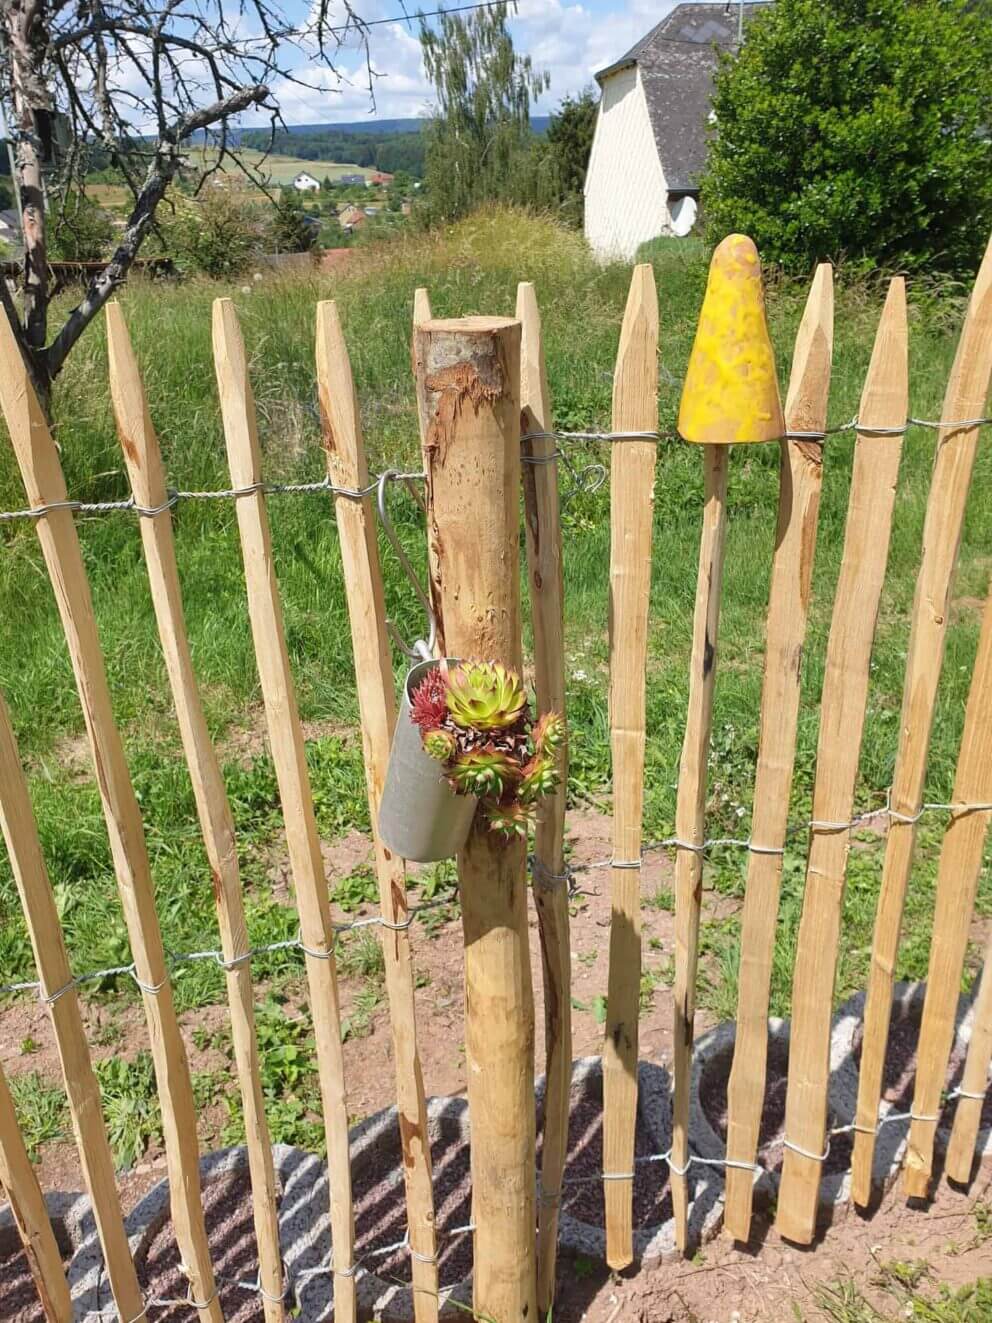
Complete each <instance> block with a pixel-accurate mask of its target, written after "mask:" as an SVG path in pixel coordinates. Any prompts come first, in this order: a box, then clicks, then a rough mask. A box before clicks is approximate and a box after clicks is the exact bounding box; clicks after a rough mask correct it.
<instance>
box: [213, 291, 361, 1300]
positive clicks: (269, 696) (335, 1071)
mask: <svg viewBox="0 0 992 1323" xmlns="http://www.w3.org/2000/svg"><path fill="white" fill-rule="evenodd" d="M213 345H214V364H215V367H216V369H217V386H218V389H219V392H220V403H221V415H222V417H223V422H224V437H225V441H226V445H227V459H228V465H229V467H230V470H231V482H232V484H233V486H234V487H237V488H256V490H252V491H250V492H248V493H246V494H245V495H242V496H239V497H237V517H238V531H239V533H240V536H241V551H242V555H243V558H244V566H245V585H246V588H247V592H248V615H249V619H250V621H251V630H252V638H253V640H254V644H255V658H256V661H257V663H258V677H259V681H260V683H261V687H262V701H263V703H264V705H265V721H266V726H267V728H268V732H269V744H270V747H271V749H272V761H273V763H274V765H275V772H276V781H277V782H278V785H279V797H280V799H281V800H282V808H283V817H284V819H285V823H286V844H287V847H288V850H289V865H290V870H291V872H292V876H293V885H294V887H295V889H296V903H297V906H298V908H299V912H300V934H301V937H302V940H303V952H304V956H305V958H306V969H307V982H308V984H309V988H310V1010H311V1013H312V1015H313V1026H314V1035H315V1038H316V1042H317V1073H318V1080H319V1083H320V1095H321V1101H322V1104H323V1112H324V1133H325V1135H326V1137H327V1163H328V1172H329V1176H330V1199H331V1241H332V1245H333V1251H332V1252H333V1271H334V1314H335V1318H338V1319H340V1320H342V1323H355V1318H356V1311H357V1295H356V1291H355V1271H356V1269H355V1261H354V1252H355V1226H354V1210H353V1207H352V1200H351V1164H350V1159H349V1147H348V1103H347V1098H346V1096H345V1085H344V1056H343V1053H342V1049H341V1008H340V1003H339V999H338V980H337V967H336V964H335V960H334V928H333V924H332V922H331V907H330V901H329V899H328V895H327V880H326V878H325V875H324V860H323V856H322V854H321V849H320V836H319V834H318V832H317V819H316V816H315V813H314V806H313V793H312V791H311V788H310V778H309V774H308V772H307V759H306V749H305V747H304V742H303V728H302V726H301V724H300V713H299V708H298V706H297V701H296V686H295V684H294V682H293V674H292V670H291V668H290V664H289V652H288V649H287V647H286V631H285V627H284V624H283V615H282V602H281V600H280V598H279V588H278V584H277V582H276V575H275V567H274V565H273V561H272V535H271V532H270V529H269V517H268V513H267V511H266V506H265V494H264V492H262V491H261V490H259V489H257V488H258V486H259V484H261V482H262V453H261V448H260V446H259V441H258V424H257V421H256V416H255V400H254V396H253V394H252V390H251V383H250V382H249V380H248V363H247V359H246V357H245V347H244V341H243V340H242V338H241V328H240V326H239V325H238V317H237V313H236V312H235V309H234V304H233V303H232V302H231V300H230V299H216V300H215V301H214V307H213Z"/></svg>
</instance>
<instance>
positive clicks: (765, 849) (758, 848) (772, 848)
mask: <svg viewBox="0 0 992 1323" xmlns="http://www.w3.org/2000/svg"><path fill="white" fill-rule="evenodd" d="M747 848H748V849H749V850H750V851H751V853H752V854H781V855H784V854H785V846H784V845H755V843H754V841H748V843H747Z"/></svg>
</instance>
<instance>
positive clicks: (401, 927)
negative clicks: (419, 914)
mask: <svg viewBox="0 0 992 1323" xmlns="http://www.w3.org/2000/svg"><path fill="white" fill-rule="evenodd" d="M378 917H379V923H380V924H381V926H382V927H383V928H388V929H389V931H390V932H391V933H405V932H406V930H407V929H408V928H409V927H410V925H411V923H413V920H414V914H413V912H412V911H411V913H409V914H408V915H407V916H406V918H405V919H404V920H403V922H402V923H391V922H390V921H389V919H384V918H382V916H381V915H380V916H378Z"/></svg>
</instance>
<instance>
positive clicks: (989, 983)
mask: <svg viewBox="0 0 992 1323" xmlns="http://www.w3.org/2000/svg"><path fill="white" fill-rule="evenodd" d="M973 1015H974V1018H973V1019H972V1022H971V1042H970V1043H969V1044H968V1056H967V1059H966V1061H965V1065H964V1075H963V1076H962V1077H961V1084H960V1086H959V1088H960V1093H959V1095H958V1101H957V1107H956V1109H955V1112H954V1125H953V1127H952V1129H951V1142H950V1143H949V1144H948V1146H947V1163H946V1167H947V1174H948V1176H949V1177H950V1178H951V1180H952V1181H957V1182H959V1184H961V1185H966V1184H967V1183H968V1181H970V1180H971V1168H972V1165H973V1164H974V1161H975V1141H976V1140H977V1138H978V1127H979V1126H980V1125H981V1121H982V1108H983V1106H984V1103H985V1099H986V1097H987V1095H988V1088H989V1064H990V1063H992V936H990V937H989V941H988V943H987V945H986V947H985V963H984V964H983V966H982V981H981V983H980V984H979V987H978V996H977V997H976V998H975V1009H974V1013H973Z"/></svg>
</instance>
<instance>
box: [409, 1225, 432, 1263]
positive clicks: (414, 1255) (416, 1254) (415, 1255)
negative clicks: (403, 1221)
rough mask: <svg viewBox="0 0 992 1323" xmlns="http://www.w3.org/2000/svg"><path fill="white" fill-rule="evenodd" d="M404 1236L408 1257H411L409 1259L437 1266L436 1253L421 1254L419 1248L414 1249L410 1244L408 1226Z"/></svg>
mask: <svg viewBox="0 0 992 1323" xmlns="http://www.w3.org/2000/svg"><path fill="white" fill-rule="evenodd" d="M406 1238H407V1245H406V1247H407V1250H408V1251H409V1254H410V1258H411V1259H416V1260H417V1262H418V1263H428V1264H430V1265H431V1266H432V1267H436V1266H437V1255H436V1254H421V1253H420V1251H419V1250H415V1249H414V1248H413V1246H412V1245H411V1244H410V1231H409V1228H407V1233H406Z"/></svg>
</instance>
